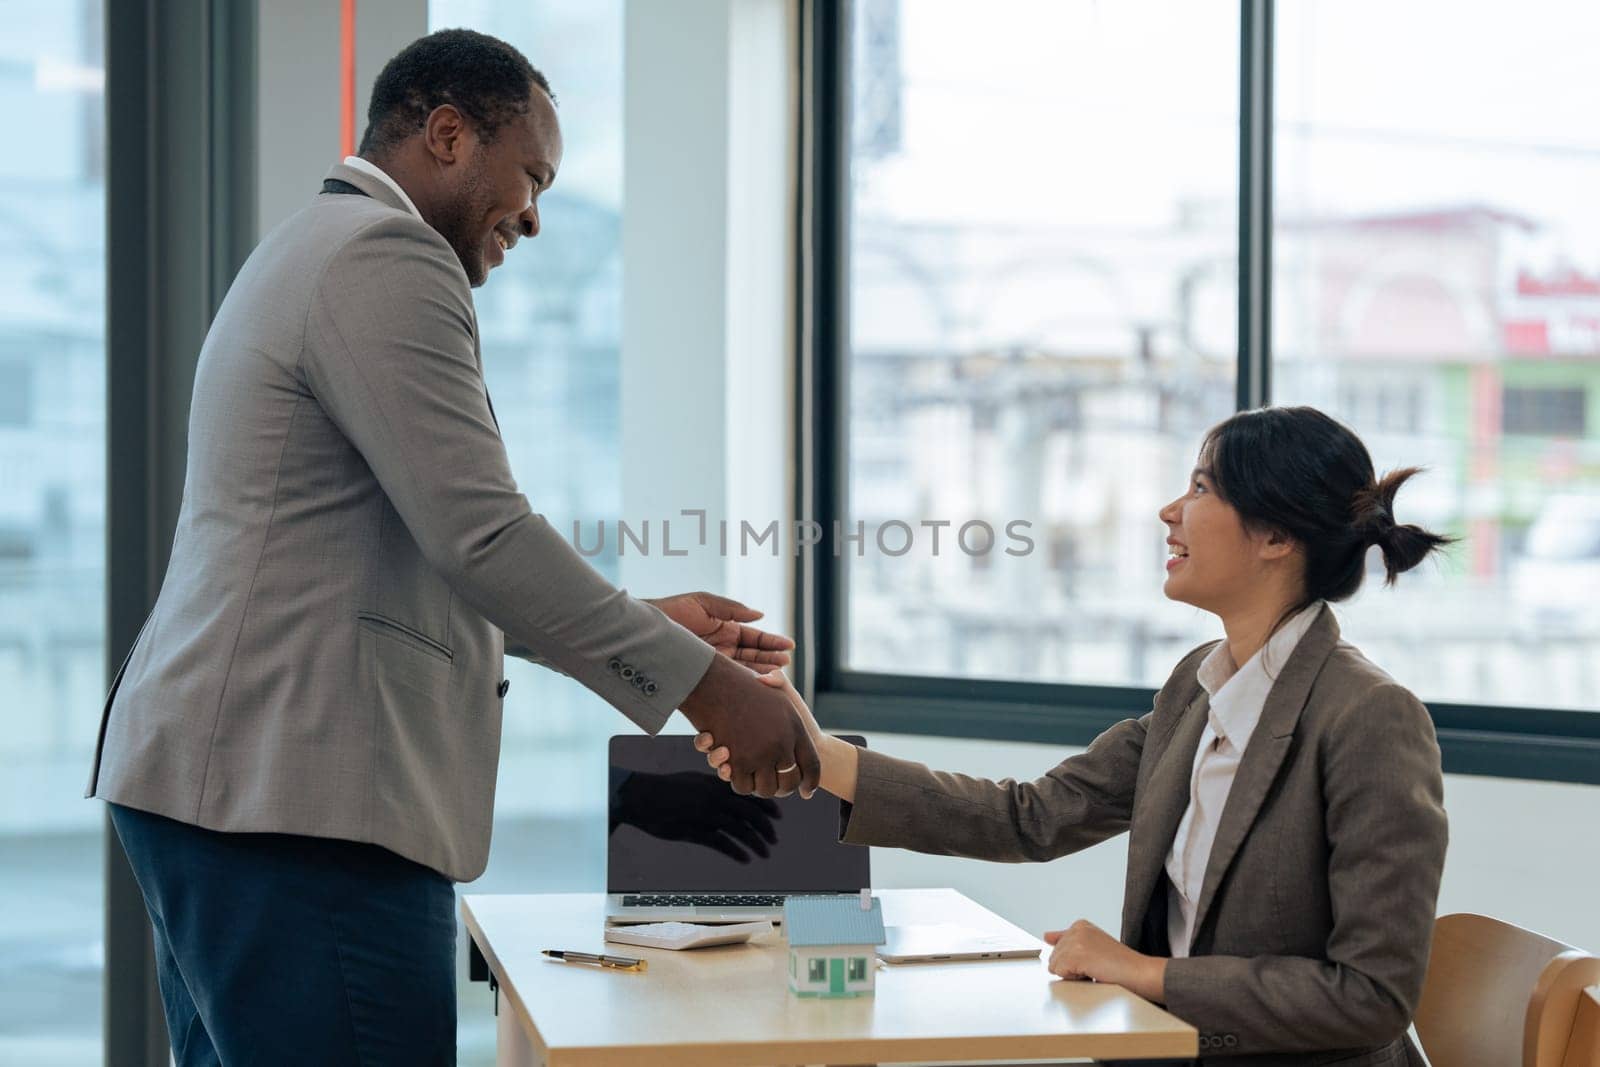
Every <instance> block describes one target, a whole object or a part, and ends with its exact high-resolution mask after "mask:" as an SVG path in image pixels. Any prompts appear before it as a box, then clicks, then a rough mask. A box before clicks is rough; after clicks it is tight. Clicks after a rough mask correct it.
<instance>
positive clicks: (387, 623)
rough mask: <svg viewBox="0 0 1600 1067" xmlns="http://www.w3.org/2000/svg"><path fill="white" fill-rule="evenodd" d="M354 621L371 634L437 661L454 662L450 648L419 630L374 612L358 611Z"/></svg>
mask: <svg viewBox="0 0 1600 1067" xmlns="http://www.w3.org/2000/svg"><path fill="white" fill-rule="evenodd" d="M356 619H357V620H358V621H359V622H360V623H361V625H362V627H364V628H365V629H366V630H368V631H369V632H371V633H375V634H378V635H379V636H381V637H387V638H389V640H391V641H398V642H399V643H400V644H403V645H407V646H409V647H411V648H414V649H416V650H417V651H418V652H424V653H426V654H428V655H430V656H433V657H435V658H437V659H442V660H444V661H445V662H446V663H451V662H453V661H454V660H455V653H454V652H453V651H451V649H450V646H448V645H446V644H443V643H441V642H439V641H435V640H434V639H433V638H431V637H429V636H428V635H427V634H425V633H423V632H422V631H421V630H416V629H413V628H412V627H410V626H407V625H406V624H405V623H403V622H397V621H395V620H394V619H391V618H389V617H388V616H387V615H379V614H378V613H377V612H375V611H358V612H356Z"/></svg>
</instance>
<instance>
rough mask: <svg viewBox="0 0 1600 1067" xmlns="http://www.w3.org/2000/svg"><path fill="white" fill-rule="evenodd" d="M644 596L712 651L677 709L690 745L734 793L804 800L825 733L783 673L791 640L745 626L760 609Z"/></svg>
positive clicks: (814, 783) (705, 598)
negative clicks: (692, 735) (689, 731)
mask: <svg viewBox="0 0 1600 1067" xmlns="http://www.w3.org/2000/svg"><path fill="white" fill-rule="evenodd" d="M651 603H652V604H654V605H655V606H656V607H657V608H659V609H660V610H661V611H662V612H663V613H664V614H665V615H666V616H667V617H668V618H669V619H671V620H672V621H673V622H676V623H678V624H679V625H680V626H683V627H684V628H685V629H687V630H689V631H690V632H691V633H693V634H695V635H696V636H698V637H699V638H700V639H701V640H703V641H705V642H706V643H707V644H709V645H711V647H712V648H714V649H716V651H717V652H718V653H719V654H718V655H716V656H713V657H712V659H711V666H710V667H708V668H707V669H706V673H705V676H704V677H702V678H701V679H700V684H699V685H697V686H695V687H694V689H693V690H691V691H690V693H689V695H688V696H687V697H685V698H684V699H683V703H682V704H681V705H680V707H679V710H680V711H682V712H683V714H684V716H685V717H686V718H687V719H688V720H689V722H690V724H692V725H693V726H694V728H695V729H696V730H698V731H700V736H699V737H698V738H696V741H695V744H696V747H697V748H699V749H700V751H702V752H706V753H709V754H710V755H711V756H712V757H713V758H712V759H711V763H712V766H714V767H716V768H717V770H718V774H719V775H720V777H721V778H722V780H723V781H725V782H727V783H729V784H730V785H731V786H732V787H733V791H734V792H735V793H739V794H741V795H746V794H750V793H754V794H756V795H757V796H763V797H783V796H788V795H789V794H791V793H794V792H796V791H798V792H799V793H800V795H801V796H803V797H806V798H808V799H809V798H810V797H811V795H812V794H813V793H815V792H816V790H817V787H818V785H819V784H820V782H821V777H822V761H821V759H820V758H819V755H818V751H819V748H820V747H821V746H822V745H823V744H825V743H826V742H827V741H829V740H831V739H830V738H825V737H824V736H823V735H822V733H821V731H820V730H818V728H817V724H816V720H815V719H813V718H812V716H811V713H810V711H809V710H808V709H807V708H806V706H805V704H804V703H803V702H802V701H801V700H800V698H799V695H798V694H796V693H795V691H794V689H793V688H792V687H790V686H789V684H788V682H787V681H786V680H785V679H784V676H783V668H784V667H785V666H786V665H787V664H788V662H789V650H790V649H792V648H793V647H794V642H793V641H792V640H790V639H789V638H787V637H782V636H779V635H777V634H771V633H767V632H765V631H762V630H758V629H756V628H755V627H753V626H750V625H748V623H749V622H751V621H753V620H755V619H759V618H760V617H761V613H760V612H758V611H754V610H752V609H750V608H747V607H745V606H744V605H743V604H740V603H738V602H737V601H733V600H728V599H727V598H725V597H719V596H714V595H712V594H709V593H689V594H685V595H683V596H676V597H667V598H665V599H662V600H652V601H651ZM713 749H715V751H714V752H713ZM715 757H720V759H718V758H715Z"/></svg>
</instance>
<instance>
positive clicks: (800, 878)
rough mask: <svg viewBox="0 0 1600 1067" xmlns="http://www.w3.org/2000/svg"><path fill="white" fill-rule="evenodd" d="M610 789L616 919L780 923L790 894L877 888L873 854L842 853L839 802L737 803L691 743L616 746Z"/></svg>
mask: <svg viewBox="0 0 1600 1067" xmlns="http://www.w3.org/2000/svg"><path fill="white" fill-rule="evenodd" d="M846 740H848V741H850V742H851V743H853V744H857V745H863V746H864V745H865V743H866V742H865V740H864V739H862V738H860V737H846ZM608 785H609V797H608V800H607V804H608V809H609V819H608V832H609V840H608V842H607V848H606V891H607V893H608V894H610V897H609V899H608V900H607V918H608V919H610V920H611V921H614V922H618V921H621V922H661V921H669V920H681V921H688V922H744V921H747V920H750V919H762V918H766V919H777V918H781V917H782V914H783V899H784V897H785V896H787V895H789V894H791V893H856V892H859V891H860V890H861V889H863V888H865V887H867V886H869V885H870V884H871V876H870V873H869V865H868V857H869V850H868V849H866V848H864V847H861V846H858V845H844V844H840V843H839V800H838V798H837V797H834V796H832V795H830V794H827V793H823V792H820V791H819V792H818V793H817V794H816V796H814V797H813V798H812V799H810V800H802V799H801V798H800V797H799V796H789V797H783V798H781V799H776V800H768V799H764V798H761V797H742V796H739V795H738V794H736V793H735V792H734V791H733V790H732V789H731V788H729V787H728V785H727V783H725V782H723V781H722V780H721V779H719V778H718V777H717V776H716V773H715V772H714V771H712V770H711V768H710V767H709V766H707V765H706V759H705V756H704V755H702V754H701V753H699V752H696V751H695V749H694V738H693V737H691V736H688V735H666V736H661V737H648V736H640V735H627V736H619V737H613V738H612V739H611V768H610V775H609V783H608Z"/></svg>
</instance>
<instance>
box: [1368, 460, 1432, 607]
mask: <svg viewBox="0 0 1600 1067" xmlns="http://www.w3.org/2000/svg"><path fill="white" fill-rule="evenodd" d="M1420 470H1421V468H1420V467H1401V468H1399V469H1398V470H1392V471H1390V472H1389V473H1388V474H1385V475H1384V476H1383V477H1382V478H1379V479H1378V480H1377V481H1375V482H1373V483H1372V484H1371V485H1369V486H1367V487H1366V488H1364V489H1360V490H1358V491H1357V492H1356V497H1355V501H1354V503H1353V505H1352V507H1351V516H1350V517H1351V521H1352V523H1353V524H1354V525H1355V527H1356V529H1357V530H1359V531H1360V532H1361V535H1362V537H1363V539H1364V540H1365V542H1366V543H1367V544H1369V545H1377V546H1378V550H1379V551H1380V552H1382V553H1383V569H1384V571H1385V572H1386V577H1385V578H1384V584H1385V585H1393V584H1394V580H1395V579H1396V578H1397V577H1399V576H1400V575H1401V574H1403V573H1405V572H1406V571H1408V570H1410V569H1411V568H1413V567H1415V566H1416V565H1417V564H1419V563H1421V562H1422V561H1423V560H1425V559H1427V558H1428V556H1429V555H1430V554H1432V553H1433V552H1436V551H1438V550H1439V549H1441V548H1443V547H1444V546H1446V545H1448V544H1450V543H1452V542H1453V541H1454V540H1455V539H1454V538H1452V537H1446V536H1443V535H1442V534H1436V533H1433V532H1431V531H1429V530H1424V529H1423V528H1422V527H1420V526H1416V525H1413V524H1411V523H1399V522H1396V521H1395V517H1394V498H1395V495H1396V494H1397V493H1399V492H1400V487H1401V486H1402V485H1404V484H1406V482H1407V481H1408V480H1410V478H1411V476H1412V475H1413V474H1417V473H1418V472H1419V471H1420Z"/></svg>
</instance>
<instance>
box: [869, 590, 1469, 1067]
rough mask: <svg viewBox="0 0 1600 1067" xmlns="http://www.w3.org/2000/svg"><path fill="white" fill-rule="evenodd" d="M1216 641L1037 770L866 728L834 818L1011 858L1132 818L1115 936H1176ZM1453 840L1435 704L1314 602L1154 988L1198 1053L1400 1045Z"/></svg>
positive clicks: (956, 851)
mask: <svg viewBox="0 0 1600 1067" xmlns="http://www.w3.org/2000/svg"><path fill="white" fill-rule="evenodd" d="M1213 647H1215V643H1212V644H1209V645H1205V646H1203V647H1201V648H1198V649H1196V650H1195V651H1193V652H1191V653H1190V654H1189V655H1188V656H1186V657H1184V659H1183V661H1182V662H1181V663H1179V664H1178V667H1177V669H1176V670H1174V671H1173V672H1172V676H1171V677H1170V678H1169V679H1168V680H1167V683H1166V685H1165V686H1163V687H1162V689H1161V691H1160V692H1159V693H1158V694H1157V695H1156V699H1155V707H1154V710H1152V711H1151V712H1150V713H1149V714H1147V715H1145V716H1144V717H1142V718H1140V719H1130V720H1127V721H1124V722H1121V723H1118V724H1117V725H1116V726H1113V727H1112V728H1111V729H1109V730H1107V731H1106V732H1105V733H1103V734H1101V735H1100V736H1099V737H1098V738H1096V739H1095V741H1094V743H1093V744H1091V745H1090V746H1089V748H1088V750H1087V751H1086V752H1084V753H1083V754H1082V755H1078V756H1073V757H1072V758H1070V759H1067V760H1065V761H1064V762H1062V763H1061V764H1060V765H1059V766H1057V767H1056V768H1055V769H1054V770H1052V771H1050V772H1049V773H1048V774H1046V775H1045V776H1044V777H1043V778H1040V779H1038V780H1037V781H1034V782H1027V783H1022V782H1016V781H1011V780H1007V781H1003V782H990V781H985V780H981V779H976V778H970V777H966V776H963V775H959V774H949V773H943V772H937V771H931V770H929V769H928V768H926V767H924V766H922V765H921V764H916V763H910V762H907V761H904V760H897V759H893V758H891V757H889V756H886V755H884V754H883V753H881V752H876V751H872V750H863V751H862V752H861V754H860V778H859V781H858V783H857V786H856V800H855V803H854V805H853V806H848V807H847V808H846V819H847V822H846V824H845V827H844V830H845V832H844V834H843V835H842V836H843V839H844V840H846V841H849V842H854V843H858V844H868V845H889V846H894V847H898V848H909V849H915V850H917V851H920V852H931V853H938V854H943V855H955V856H970V857H973V858H976V859H986V860H997V861H1001V862H1010V863H1017V862H1024V861H1035V862H1037V861H1043V860H1049V859H1054V858H1055V857H1057V856H1064V855H1067V854H1068V853H1071V852H1076V851H1078V850H1079V849H1083V848H1087V847H1088V846H1090V845H1093V844H1096V843H1097V842H1100V841H1104V840H1105V839H1107V838H1109V837H1112V836H1114V835H1116V834H1119V833H1121V832H1123V831H1124V830H1126V831H1128V833H1129V839H1128V873H1127V883H1126V888H1125V893H1124V898H1123V910H1122V940H1123V942H1124V943H1126V944H1128V945H1130V946H1132V947H1134V948H1136V949H1138V950H1139V951H1141V952H1145V953H1150V954H1155V955H1167V954H1168V952H1169V950H1168V946H1167V940H1166V892H1167V878H1166V875H1165V871H1164V863H1165V860H1166V856H1167V853H1168V852H1169V851H1170V849H1171V847H1172V841H1173V837H1174V835H1175V833H1176V831H1177V827H1178V821H1179V820H1180V819H1181V818H1182V816H1183V813H1184V810H1185V809H1186V808H1187V806H1188V803H1189V771H1190V769H1191V767H1192V766H1193V763H1194V756H1195V750H1196V747H1197V745H1198V744H1199V739H1200V733H1201V731H1202V729H1203V728H1204V727H1205V724H1206V711H1207V699H1208V698H1207V696H1206V693H1205V690H1204V689H1202V688H1201V687H1200V683H1199V681H1198V679H1197V677H1196V675H1197V672H1198V670H1199V666H1200V662H1201V661H1202V660H1203V659H1204V658H1205V656H1206V654H1207V653H1208V652H1210V651H1211V649H1212V648H1213ZM1445 840H1446V825H1445V812H1444V806H1443V782H1442V776H1441V771H1440V764H1439V746H1438V742H1437V741H1436V739H1435V737H1434V731H1433V724H1432V721H1431V720H1430V719H1429V717H1428V712H1427V709H1425V708H1424V707H1423V706H1422V704H1421V703H1420V702H1419V701H1418V700H1417V698H1416V697H1414V696H1413V695H1412V694H1411V693H1410V692H1409V691H1407V690H1406V689H1405V688H1403V687H1402V686H1400V685H1399V684H1397V683H1396V682H1395V681H1394V680H1393V679H1391V678H1390V677H1389V676H1388V675H1387V674H1385V673H1384V672H1383V671H1381V670H1379V669H1378V668H1377V667H1375V666H1373V664H1371V663H1370V662H1368V661H1367V660H1366V658H1365V657H1363V656H1362V655H1361V653H1360V652H1358V651H1357V650H1356V649H1355V648H1353V647H1351V646H1350V645H1348V644H1345V643H1343V642H1341V641H1340V639H1339V626H1338V622H1337V621H1336V620H1335V618H1334V615H1333V612H1332V611H1331V610H1328V611H1324V612H1323V613H1322V615H1321V616H1320V617H1319V618H1318V619H1317V621H1316V622H1315V623H1314V624H1313V625H1312V627H1311V629H1310V630H1308V631H1307V632H1306V634H1305V636H1304V638H1302V640H1301V642H1300V644H1299V645H1298V646H1297V647H1296V649H1295V651H1294V653H1293V654H1292V655H1291V656H1290V657H1289V659H1288V660H1287V662H1285V663H1284V664H1283V666H1282V670H1281V672H1280V673H1279V675H1278V679H1277V681H1276V682H1275V683H1274V685H1273V687H1272V690H1271V692H1270V694H1269V695H1268V697H1267V702H1266V706H1265V708H1264V709H1263V711H1262V715H1261V721H1260V724H1259V725H1258V726H1257V727H1256V731H1255V733H1254V734H1253V735H1252V736H1251V738H1250V743H1249V746H1248V747H1247V749H1246V750H1245V754H1244V757H1243V760H1242V762H1241V763H1240V766H1239V770H1238V774H1237V776H1236V777H1235V779H1234V783H1233V788H1232V791H1231V792H1230V793H1229V795H1228V800H1227V804H1226V805H1225V806H1224V809H1223V813H1222V819H1221V822H1220V824H1219V825H1218V828H1217V835H1216V840H1215V843H1214V845H1213V847H1212V851H1211V858H1210V862H1209V864H1208V865H1207V868H1206V875H1205V881H1204V887H1203V890H1202V892H1201V896H1200V900H1199V901H1198V907H1197V911H1196V922H1195V938H1194V944H1193V948H1192V952H1193V955H1192V956H1191V957H1189V958H1187V959H1175V960H1172V961H1171V962H1170V963H1169V964H1168V965H1167V978H1166V994H1167V1008H1168V1009H1169V1010H1170V1011H1171V1012H1172V1013H1173V1014H1175V1015H1177V1016H1178V1017H1179V1018H1181V1019H1184V1020H1185V1021H1187V1022H1189V1023H1191V1024H1192V1025H1194V1026H1195V1027H1196V1028H1198V1029H1199V1030H1200V1032H1201V1037H1200V1048H1201V1059H1202V1061H1209V1060H1210V1058H1212V1057H1219V1056H1220V1057H1224V1058H1229V1059H1231V1057H1234V1056H1252V1057H1258V1058H1252V1059H1250V1060H1249V1061H1248V1062H1249V1063H1251V1064H1260V1065H1262V1067H1269V1065H1270V1067H1277V1065H1280V1064H1281V1065H1284V1067H1288V1065H1296V1067H1302V1065H1311V1064H1323V1063H1340V1064H1346V1063H1348V1064H1372V1065H1378V1064H1403V1063H1406V1062H1407V1059H1408V1056H1410V1055H1414V1050H1412V1049H1410V1048H1409V1042H1408V1041H1406V1040H1405V1039H1404V1037H1403V1035H1404V1033H1405V1031H1406V1029H1407V1027H1408V1026H1409V1025H1410V1023H1411V1017H1412V1014H1413V1012H1414V1011H1415V1009H1416V1004H1417V998H1418V996H1419V995H1420V994H1421V991H1422V979H1423V974H1424V972H1425V971H1426V969H1427V965H1428V946H1429V942H1430V939H1431V936H1432V931H1433V920H1434V908H1435V904H1436V901H1437V897H1438V892H1439V877H1440V874H1441V872H1442V870H1443V868H1444V855H1445ZM1073 917H1074V916H1070V915H1063V916H1062V922H1063V924H1065V923H1066V922H1067V921H1069V920H1070V919H1072V918H1073Z"/></svg>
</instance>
